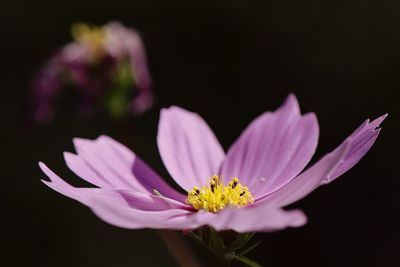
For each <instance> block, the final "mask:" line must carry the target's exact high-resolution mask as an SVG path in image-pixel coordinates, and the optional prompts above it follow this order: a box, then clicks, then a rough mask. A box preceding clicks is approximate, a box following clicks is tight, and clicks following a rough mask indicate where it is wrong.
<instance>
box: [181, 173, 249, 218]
mask: <svg viewBox="0 0 400 267" xmlns="http://www.w3.org/2000/svg"><path fill="white" fill-rule="evenodd" d="M186 203H187V204H190V205H192V206H193V208H195V209H196V210H200V209H202V210H206V211H209V212H213V213H215V212H218V211H220V210H222V209H224V208H225V207H227V206H231V207H236V208H240V207H244V206H246V205H248V204H252V203H254V200H253V196H252V195H251V193H250V191H249V189H248V188H247V187H246V186H243V185H242V184H241V183H240V181H239V178H237V177H235V178H233V179H232V180H231V181H230V182H229V183H228V185H226V186H225V185H224V182H223V180H222V177H220V176H218V175H214V176H212V177H211V178H210V181H209V182H208V184H207V185H206V186H203V187H202V188H199V187H198V186H195V187H193V189H192V190H191V191H190V192H189V193H188V197H187V198H186Z"/></svg>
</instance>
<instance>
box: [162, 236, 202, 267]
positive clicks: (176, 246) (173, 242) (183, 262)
mask: <svg viewBox="0 0 400 267" xmlns="http://www.w3.org/2000/svg"><path fill="white" fill-rule="evenodd" d="M158 233H159V235H160V237H161V239H162V240H163V241H164V243H165V245H166V247H167V248H168V250H169V252H170V253H171V254H172V256H173V257H174V258H175V260H176V261H177V263H178V264H179V266H182V267H202V266H201V264H200V263H199V262H198V261H197V259H196V257H195V256H194V254H193V253H192V251H191V250H190V249H189V248H188V247H187V245H186V244H185V242H184V240H183V239H182V238H181V237H180V236H179V235H178V234H177V233H176V232H174V231H167V230H159V231H158Z"/></svg>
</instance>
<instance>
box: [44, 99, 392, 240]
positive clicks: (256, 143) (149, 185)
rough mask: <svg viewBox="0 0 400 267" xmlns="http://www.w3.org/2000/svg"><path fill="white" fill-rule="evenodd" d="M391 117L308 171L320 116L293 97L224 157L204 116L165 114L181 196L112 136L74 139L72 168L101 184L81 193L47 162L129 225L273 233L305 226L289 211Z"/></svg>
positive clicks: (92, 202)
mask: <svg viewBox="0 0 400 267" xmlns="http://www.w3.org/2000/svg"><path fill="white" fill-rule="evenodd" d="M385 117H386V115H383V116H381V117H379V118H377V119H375V120H373V121H371V122H370V121H369V120H366V121H365V122H364V123H363V124H362V125H361V126H360V127H359V128H358V129H357V130H355V131H354V132H353V133H352V134H351V135H350V136H349V137H348V138H346V139H345V141H344V142H343V143H342V144H341V145H339V147H337V148H336V149H335V150H333V151H332V152H331V153H329V154H327V155H326V156H324V157H323V158H322V159H320V160H319V161H318V162H317V163H315V164H314V165H313V166H311V167H309V168H308V169H306V170H305V171H303V169H304V168H305V167H306V165H307V164H308V162H309V161H310V159H311V157H312V156H313V154H314V151H315V149H316V147H317V142H318V135H319V128H318V122H317V118H316V116H315V114H314V113H307V114H304V115H301V113H300V110H299V106H298V103H297V100H296V98H295V96H294V95H290V96H289V97H288V98H287V100H286V101H285V102H284V104H283V105H282V106H281V107H280V108H278V109H277V110H276V111H275V112H266V113H264V114H262V115H260V116H259V117H258V118H256V119H255V120H254V121H253V122H252V123H251V124H250V125H249V126H248V127H247V129H245V131H244V132H243V133H242V134H241V135H240V137H239V139H238V140H237V141H236V142H235V143H234V144H233V145H232V146H231V147H230V149H229V150H228V152H227V153H226V154H225V152H224V150H223V149H222V147H221V145H220V144H219V142H218V141H217V139H216V137H215V135H214V134H213V132H212V131H211V129H210V128H209V127H208V126H207V124H206V123H205V122H204V120H203V119H202V118H200V117H199V116H198V115H197V114H195V113H192V112H189V111H186V110H184V109H182V108H179V107H170V108H167V109H163V110H162V111H161V116H160V122H159V129H158V137H157V143H158V148H159V151H160V154H161V157H162V160H163V162H164V164H165V166H166V168H167V170H168V171H169V173H170V174H171V176H172V177H173V179H174V180H175V181H176V182H177V183H178V185H179V186H180V187H181V188H182V189H184V190H185V191H186V194H182V193H180V192H178V191H176V190H175V189H173V188H172V187H171V186H169V185H168V184H167V183H165V182H164V181H163V179H162V178H160V177H159V176H158V175H157V174H156V173H155V172H154V171H153V170H152V169H151V168H150V167H149V166H147V165H146V164H145V163H144V162H143V161H142V160H141V159H140V158H139V157H138V156H136V155H135V154H134V153H133V152H132V151H130V150H129V149H128V148H126V147H125V146H123V145H122V144H120V143H118V142H116V141H115V140H113V139H111V138H110V137H107V136H100V137H99V138H98V139H96V140H85V139H79V138H76V139H74V145H75V149H76V151H77V154H72V153H68V152H66V153H65V154H64V157H65V161H66V164H67V165H68V167H69V168H70V169H71V170H72V171H73V172H74V173H75V174H77V175H78V176H80V177H81V178H82V179H84V180H86V181H88V182H89V183H92V184H93V185H95V186H97V187H96V188H76V187H73V186H71V185H69V184H68V183H66V182H65V181H64V180H62V179H61V178H60V177H59V176H57V175H56V174H55V173H54V172H52V171H51V170H50V169H49V168H47V167H46V165H45V164H43V163H40V167H41V169H42V170H43V172H44V173H45V174H46V175H47V176H48V177H49V178H50V181H43V182H44V183H45V184H46V185H48V186H49V187H51V188H52V189H54V190H56V191H57V192H59V193H61V194H63V195H65V196H67V197H70V198H73V199H75V200H77V201H79V202H81V203H82V204H84V205H86V206H88V207H89V208H90V209H91V210H92V211H93V212H94V213H95V214H96V215H97V216H99V217H100V218H101V219H103V220H104V221H106V222H108V223H110V224H112V225H115V226H119V227H123V228H130V229H137V228H157V229H180V230H193V229H196V228H198V227H201V226H205V225H208V226H211V227H213V228H214V229H215V230H217V231H221V230H234V231H236V232H239V233H243V232H255V231H264V232H269V231H275V230H279V229H283V228H286V227H299V226H302V225H304V224H305V223H306V222H307V218H306V216H305V215H304V214H303V212H302V211H300V210H289V211H286V210H284V209H283V207H285V206H287V205H289V204H291V203H293V202H295V201H297V200H299V199H301V198H303V197H305V196H306V195H308V194H309V193H310V192H311V191H313V190H314V189H316V188H317V187H319V186H321V185H323V184H327V183H329V182H331V181H333V180H335V179H336V178H338V177H339V176H340V175H342V174H343V173H344V172H346V171H347V170H349V169H350V168H351V167H353V166H354V165H355V164H356V163H357V162H358V161H359V160H360V159H361V158H362V157H363V156H364V155H365V154H366V153H367V151H368V150H369V149H370V148H371V146H372V145H373V143H374V142H375V140H376V138H377V137H378V134H379V132H380V128H378V127H379V125H380V123H381V122H382V121H383V120H384V119H385Z"/></svg>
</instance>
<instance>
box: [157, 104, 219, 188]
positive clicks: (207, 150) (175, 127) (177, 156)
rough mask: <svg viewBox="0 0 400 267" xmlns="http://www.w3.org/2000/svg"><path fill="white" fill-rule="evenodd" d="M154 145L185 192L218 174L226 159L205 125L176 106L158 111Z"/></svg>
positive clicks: (197, 117)
mask: <svg viewBox="0 0 400 267" xmlns="http://www.w3.org/2000/svg"><path fill="white" fill-rule="evenodd" d="M157 143H158V149H159V151H160V155H161V158H162V160H163V162H164V165H165V167H166V168H167V170H168V172H169V173H170V174H171V176H172V177H173V178H174V179H175V181H176V182H177V183H178V184H179V185H180V186H181V187H182V188H183V189H185V190H186V191H190V190H191V189H192V188H193V187H194V186H202V185H205V183H206V179H207V178H209V177H211V176H212V175H214V174H218V172H219V170H220V168H221V164H222V161H223V160H224V157H225V153H224V151H223V149H222V147H221V145H220V144H219V142H218V140H217V138H216V137H215V135H214V133H213V132H212V131H211V129H210V128H209V127H208V125H207V124H206V122H205V121H204V120H203V119H202V118H201V117H200V116H199V115H197V114H195V113H192V112H189V111H186V110H184V109H182V108H179V107H170V108H168V109H163V110H162V111H161V115H160V122H159V126H158V136H157Z"/></svg>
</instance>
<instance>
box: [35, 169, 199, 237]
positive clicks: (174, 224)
mask: <svg viewBox="0 0 400 267" xmlns="http://www.w3.org/2000/svg"><path fill="white" fill-rule="evenodd" d="M39 166H40V168H41V169H42V171H43V172H44V173H45V174H46V175H47V176H48V177H49V178H50V182H49V181H43V182H44V183H45V184H46V185H47V186H49V187H51V188H52V189H54V190H55V191H57V192H59V193H61V194H63V195H65V196H67V197H70V198H72V199H75V200H77V201H79V202H81V203H82V204H84V205H86V206H88V207H89V208H90V209H91V210H92V211H93V212H94V213H95V214H97V215H98V216H99V217H100V218H101V219H103V220H104V221H106V222H108V223H110V224H113V225H116V226H119V227H124V228H132V229H133V228H168V229H193V228H196V227H199V226H200V225H204V224H205V222H204V219H201V217H202V215H201V214H200V213H198V212H193V211H190V210H188V208H189V207H188V206H187V205H184V204H182V203H180V202H177V201H174V200H172V199H168V198H165V197H161V196H155V195H146V194H144V193H140V192H134V191H121V190H111V189H102V188H76V187H73V186H71V185H70V184H68V183H66V182H64V181H63V180H62V179H61V178H60V177H59V176H57V175H56V174H55V173H54V172H52V171H51V170H50V169H49V168H48V167H47V166H46V165H45V164H43V163H39Z"/></svg>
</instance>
